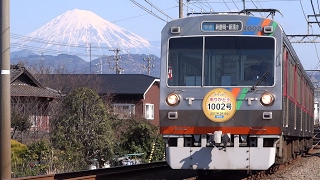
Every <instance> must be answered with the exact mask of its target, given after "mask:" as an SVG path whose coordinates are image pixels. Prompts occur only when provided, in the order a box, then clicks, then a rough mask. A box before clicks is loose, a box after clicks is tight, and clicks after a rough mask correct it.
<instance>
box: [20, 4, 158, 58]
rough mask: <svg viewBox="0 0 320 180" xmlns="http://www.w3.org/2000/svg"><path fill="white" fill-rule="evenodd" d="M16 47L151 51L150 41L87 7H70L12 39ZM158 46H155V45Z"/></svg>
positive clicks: (83, 51)
mask: <svg viewBox="0 0 320 180" xmlns="http://www.w3.org/2000/svg"><path fill="white" fill-rule="evenodd" d="M14 44H18V45H19V46H15V47H18V48H19V49H30V48H32V50H33V51H38V52H40V53H45V54H59V53H68V54H70V53H71V54H73V55H78V56H88V54H89V51H90V52H91V53H92V54H93V55H96V56H99V55H101V54H104V53H106V52H107V51H109V48H111V47H112V48H121V49H122V51H125V52H132V53H155V52H154V51H153V50H152V49H153V47H152V45H150V43H149V42H148V41H147V40H146V39H144V38H142V37H140V36H138V35H136V34H134V33H132V32H130V31H128V30H126V29H124V28H121V27H119V26H117V25H115V24H113V23H111V22H109V21H107V20H105V19H103V18H101V17H99V16H98V15H96V14H94V13H93V12H91V11H86V10H79V9H74V10H70V11H67V12H66V13H64V14H62V15H60V16H58V17H57V18H54V19H52V20H51V21H50V22H48V23H47V24H45V25H44V26H42V27H41V28H39V29H37V30H35V31H34V32H32V33H30V34H29V35H27V37H24V38H21V39H19V40H17V41H14ZM157 49H158V50H159V48H157Z"/></svg>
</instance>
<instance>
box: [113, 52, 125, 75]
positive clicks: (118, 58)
mask: <svg viewBox="0 0 320 180" xmlns="http://www.w3.org/2000/svg"><path fill="white" fill-rule="evenodd" d="M109 51H114V52H115V53H116V57H115V60H116V65H115V67H114V69H115V70H116V74H121V73H122V71H124V69H123V68H120V67H119V60H120V59H121V57H119V52H120V51H121V49H119V48H115V49H114V48H109Z"/></svg>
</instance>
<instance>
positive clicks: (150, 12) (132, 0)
mask: <svg viewBox="0 0 320 180" xmlns="http://www.w3.org/2000/svg"><path fill="white" fill-rule="evenodd" d="M130 1H131V2H132V3H134V4H135V5H137V6H138V7H140V8H141V9H143V10H144V11H146V12H147V13H149V14H151V15H152V16H154V17H156V18H158V19H160V20H162V21H164V22H167V21H166V20H164V19H162V18H161V17H159V16H158V15H156V14H155V13H153V12H152V11H150V10H148V9H147V8H145V7H144V6H142V5H141V4H139V3H138V2H136V1H135V0H130Z"/></svg>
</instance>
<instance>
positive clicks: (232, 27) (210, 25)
mask: <svg viewBox="0 0 320 180" xmlns="http://www.w3.org/2000/svg"><path fill="white" fill-rule="evenodd" d="M241 29H242V23H241V22H239V21H238V22H202V24H201V30H202V31H207V32H212V31H241Z"/></svg>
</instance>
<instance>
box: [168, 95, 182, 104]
mask: <svg viewBox="0 0 320 180" xmlns="http://www.w3.org/2000/svg"><path fill="white" fill-rule="evenodd" d="M166 103H167V104H168V105H169V106H176V105H178V104H179V103H180V96H179V95H178V94H175V93H170V94H168V96H167V98H166Z"/></svg>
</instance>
